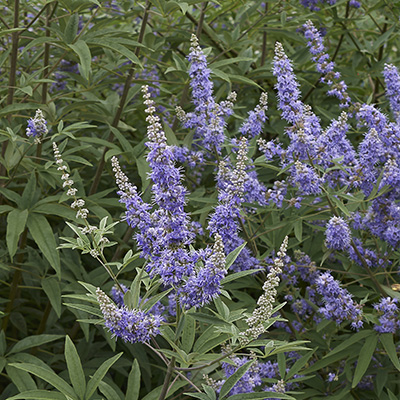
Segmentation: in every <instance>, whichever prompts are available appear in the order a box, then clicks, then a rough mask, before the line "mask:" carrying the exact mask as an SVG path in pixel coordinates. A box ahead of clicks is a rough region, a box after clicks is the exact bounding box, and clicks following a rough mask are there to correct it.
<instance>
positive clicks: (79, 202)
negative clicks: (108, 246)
mask: <svg viewBox="0 0 400 400" xmlns="http://www.w3.org/2000/svg"><path fill="white" fill-rule="evenodd" d="M53 152H54V158H55V160H56V164H57V170H58V171H62V175H61V179H62V180H63V181H64V182H63V188H66V187H67V188H68V190H67V196H70V197H74V202H73V203H72V204H71V208H72V209H75V208H77V209H78V211H77V213H76V218H82V219H87V216H88V214H89V210H88V209H87V208H83V207H84V205H85V200H83V199H78V198H76V197H75V196H76V192H77V191H78V189H76V188H74V181H73V180H72V179H71V178H70V177H69V173H68V172H67V171H68V167H67V164H66V163H65V162H64V160H63V159H62V157H61V153H60V150H59V149H58V146H57V144H56V143H54V142H53Z"/></svg>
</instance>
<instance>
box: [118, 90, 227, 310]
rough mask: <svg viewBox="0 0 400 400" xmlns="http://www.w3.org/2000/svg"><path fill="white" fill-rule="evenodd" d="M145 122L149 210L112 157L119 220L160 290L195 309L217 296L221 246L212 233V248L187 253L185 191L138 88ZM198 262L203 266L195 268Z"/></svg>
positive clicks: (150, 105) (192, 227)
mask: <svg viewBox="0 0 400 400" xmlns="http://www.w3.org/2000/svg"><path fill="white" fill-rule="evenodd" d="M143 93H144V99H145V104H146V105H147V109H146V112H147V114H148V117H147V121H148V123H149V126H148V130H147V136H148V142H147V143H146V145H147V147H148V148H149V149H150V151H149V153H148V156H147V161H148V162H149V165H150V168H151V173H150V174H149V177H150V179H151V180H152V181H153V186H152V192H153V201H154V204H156V205H157V208H155V209H154V210H152V208H153V207H152V206H151V205H150V204H147V203H145V202H144V201H143V200H142V199H141V197H140V196H139V194H138V193H137V189H136V187H135V186H133V185H132V184H131V183H129V181H128V178H127V177H126V176H125V174H124V173H123V172H122V171H121V168H120V167H119V163H118V160H117V158H116V157H114V158H113V159H112V163H113V170H114V173H115V176H116V181H117V184H118V187H119V189H120V190H119V192H118V194H119V195H120V196H121V202H123V203H124V204H125V206H126V208H127V211H126V215H125V219H126V221H127V222H128V224H129V225H130V226H132V227H134V228H137V229H138V232H137V233H136V236H135V237H136V240H137V243H138V245H139V246H140V248H141V250H142V256H143V257H144V258H145V259H146V260H147V264H146V268H147V271H148V272H149V274H150V275H151V276H155V275H159V276H160V277H161V279H162V282H163V283H164V285H165V286H166V287H173V288H174V290H175V293H176V296H177V298H179V300H180V303H181V304H182V305H183V306H184V307H192V306H195V307H199V306H202V305H204V304H206V303H208V302H210V301H211V300H212V299H213V298H214V297H215V296H217V295H218V294H219V290H220V282H221V280H222V278H223V277H224V276H225V274H226V270H225V255H224V245H223V242H222V239H221V236H220V235H219V233H218V231H215V232H213V233H214V237H215V245H214V248H213V249H210V248H206V249H203V250H198V251H195V250H190V248H189V246H190V245H192V244H193V243H194V240H195V236H196V234H195V232H196V230H197V225H196V224H194V223H193V222H191V221H190V219H189V216H188V214H187V213H186V212H185V210H184V207H185V203H186V200H185V197H186V195H187V190H186V189H185V188H184V186H183V185H182V183H181V181H182V175H181V170H180V169H179V168H178V167H177V166H176V165H175V162H176V159H175V156H174V152H173V149H172V148H171V146H169V145H167V140H166V136H165V133H164V132H163V131H162V128H161V124H160V119H159V117H158V116H157V115H155V104H154V101H153V100H152V99H151V93H150V92H149V91H148V88H147V87H146V86H145V87H143ZM202 263H203V266H199V265H200V264H202Z"/></svg>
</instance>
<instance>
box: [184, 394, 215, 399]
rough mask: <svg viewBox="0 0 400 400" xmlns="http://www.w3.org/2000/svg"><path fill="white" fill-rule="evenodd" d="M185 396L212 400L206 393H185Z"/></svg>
mask: <svg viewBox="0 0 400 400" xmlns="http://www.w3.org/2000/svg"><path fill="white" fill-rule="evenodd" d="M185 395H186V396H190V397H194V398H195V399H200V400H211V398H210V397H209V396H208V395H207V394H205V393H185Z"/></svg>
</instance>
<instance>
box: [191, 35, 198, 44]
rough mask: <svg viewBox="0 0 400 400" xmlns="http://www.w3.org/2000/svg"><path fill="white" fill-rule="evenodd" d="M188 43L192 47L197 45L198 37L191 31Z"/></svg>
mask: <svg viewBox="0 0 400 400" xmlns="http://www.w3.org/2000/svg"><path fill="white" fill-rule="evenodd" d="M190 44H191V45H192V46H193V47H197V46H198V45H199V39H198V38H197V36H196V35H195V34H194V33H192V36H191V38H190Z"/></svg>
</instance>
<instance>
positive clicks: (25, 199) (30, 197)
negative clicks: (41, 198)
mask: <svg viewBox="0 0 400 400" xmlns="http://www.w3.org/2000/svg"><path fill="white" fill-rule="evenodd" d="M36 189H37V183H36V175H35V173H34V172H32V173H31V176H30V177H29V179H28V182H27V184H26V186H25V188H24V191H23V193H22V197H21V206H20V207H21V208H26V209H30V208H31V207H32V206H33V205H34V204H35V203H36V201H37V198H35V192H36Z"/></svg>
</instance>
